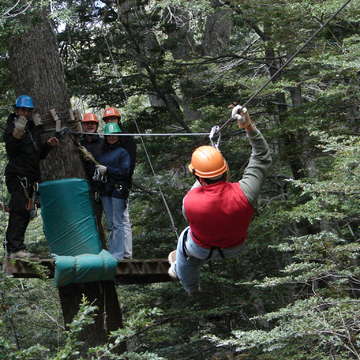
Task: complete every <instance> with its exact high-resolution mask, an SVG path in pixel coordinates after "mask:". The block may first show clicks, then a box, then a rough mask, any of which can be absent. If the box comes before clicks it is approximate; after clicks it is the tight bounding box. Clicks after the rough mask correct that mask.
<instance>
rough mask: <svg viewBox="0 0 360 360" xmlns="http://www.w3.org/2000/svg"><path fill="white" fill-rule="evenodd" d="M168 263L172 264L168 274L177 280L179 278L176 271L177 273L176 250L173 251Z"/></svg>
mask: <svg viewBox="0 0 360 360" xmlns="http://www.w3.org/2000/svg"><path fill="white" fill-rule="evenodd" d="M168 261H169V264H170V267H169V270H168V274H169V276H170V277H171V278H173V279H175V280H177V279H178V277H177V275H176V271H175V264H176V250H174V251H172V252H171V253H170V254H169V256H168Z"/></svg>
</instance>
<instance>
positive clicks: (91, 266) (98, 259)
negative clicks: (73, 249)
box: [54, 250, 118, 287]
mask: <svg viewBox="0 0 360 360" xmlns="http://www.w3.org/2000/svg"><path fill="white" fill-rule="evenodd" d="M117 264H118V262H117V260H116V259H115V258H114V257H113V256H112V255H111V254H110V253H109V252H108V251H106V250H102V251H101V252H100V254H98V255H94V254H83V255H78V256H55V275H54V281H55V284H56V286H57V287H60V286H65V285H69V284H72V283H85V282H92V281H102V280H114V278H115V275H116V268H117Z"/></svg>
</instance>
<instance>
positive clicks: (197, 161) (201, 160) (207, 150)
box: [189, 145, 229, 178]
mask: <svg viewBox="0 0 360 360" xmlns="http://www.w3.org/2000/svg"><path fill="white" fill-rule="evenodd" d="M189 170H190V172H191V173H192V174H194V175H196V176H199V177H202V178H213V177H217V176H220V175H222V174H224V173H225V172H226V171H228V170H229V167H228V164H227V162H226V160H225V159H224V157H223V156H222V154H221V152H220V151H219V150H218V149H216V148H215V147H213V146H207V145H206V146H200V147H198V148H197V149H195V151H194V152H193V154H192V156H191V163H190V164H189Z"/></svg>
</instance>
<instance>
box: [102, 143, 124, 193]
mask: <svg viewBox="0 0 360 360" xmlns="http://www.w3.org/2000/svg"><path fill="white" fill-rule="evenodd" d="M98 161H99V162H100V163H101V164H102V165H105V166H106V167H107V171H106V178H107V180H106V182H105V183H103V185H102V187H101V190H100V194H101V195H103V196H112V197H117V198H123V199H126V198H127V197H128V196H129V189H130V167H131V159H130V155H129V153H128V152H127V151H126V150H125V149H124V148H123V147H122V146H121V145H120V143H119V142H118V143H116V144H112V145H109V144H107V143H106V142H104V146H103V152H102V154H101V155H100V156H99V157H98Z"/></svg>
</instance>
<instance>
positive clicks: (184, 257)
mask: <svg viewBox="0 0 360 360" xmlns="http://www.w3.org/2000/svg"><path fill="white" fill-rule="evenodd" d="M186 230H188V231H187V236H186V239H184V233H185V232H186ZM184 242H185V249H186V250H185V251H186V253H184ZM241 249H242V245H238V246H234V247H231V248H225V249H222V253H223V255H224V257H225V258H229V257H235V256H237V255H238V253H239V252H240V251H241ZM210 252H211V250H210V249H206V248H203V247H201V246H199V245H197V244H196V243H195V242H194V240H193V239H192V237H191V231H190V229H189V227H187V228H186V229H184V230H183V232H182V233H181V235H180V236H179V240H178V244H177V248H176V265H175V271H176V275H177V277H178V278H179V280H180V282H181V285H182V286H183V287H184V289H185V290H186V292H187V293H189V294H191V293H194V292H196V291H199V282H200V266H201V265H202V264H204V263H205V262H206V261H208V260H212V259H219V258H222V256H221V254H220V252H219V251H218V250H213V252H212V254H211V257H210V258H209V255H210Z"/></svg>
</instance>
